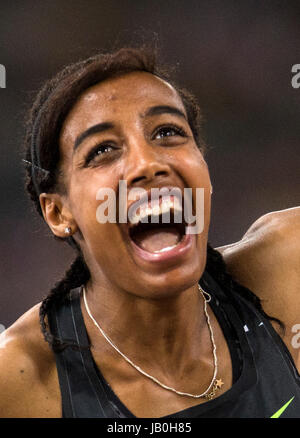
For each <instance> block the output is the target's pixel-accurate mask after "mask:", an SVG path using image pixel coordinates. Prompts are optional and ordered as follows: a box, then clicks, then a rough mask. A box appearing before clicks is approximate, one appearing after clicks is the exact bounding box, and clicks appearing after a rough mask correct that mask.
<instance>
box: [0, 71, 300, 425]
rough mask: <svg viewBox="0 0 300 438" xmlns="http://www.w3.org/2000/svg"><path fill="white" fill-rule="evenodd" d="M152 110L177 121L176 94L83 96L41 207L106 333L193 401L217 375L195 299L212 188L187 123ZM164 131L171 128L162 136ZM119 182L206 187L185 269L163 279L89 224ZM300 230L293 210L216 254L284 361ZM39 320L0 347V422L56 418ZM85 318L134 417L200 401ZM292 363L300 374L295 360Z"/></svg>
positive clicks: (299, 307) (224, 368) (120, 89)
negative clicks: (279, 343) (83, 280)
mask: <svg viewBox="0 0 300 438" xmlns="http://www.w3.org/2000/svg"><path fill="white" fill-rule="evenodd" d="M160 105H168V106H170V107H172V108H176V109H177V110H179V111H181V112H182V113H183V114H184V115H185V109H184V106H183V104H182V102H181V100H180V98H179V96H178V94H177V92H176V91H175V90H174V89H173V88H172V87H171V86H170V85H169V84H167V83H165V82H164V81H162V80H160V79H158V78H156V77H154V76H153V75H150V74H148V73H141V72H135V73H130V74H127V75H124V76H122V77H119V78H114V79H110V80H107V81H105V82H103V83H100V84H97V85H95V86H94V87H91V88H90V89H88V90H86V91H85V92H84V93H83V94H82V95H81V97H80V98H79V99H78V101H77V102H76V104H75V105H74V107H73V108H72V110H71V111H70V113H69V114H68V116H67V118H66V120H65V122H64V125H63V128H62V131H61V135H60V151H61V161H60V167H61V169H62V171H63V175H64V180H63V184H64V186H65V188H66V190H65V194H64V195H62V194H42V195H41V196H40V202H41V207H42V211H43V214H44V218H45V220H46V222H47V223H48V225H49V227H50V228H51V230H52V232H53V233H54V234H55V235H57V236H60V237H65V228H66V227H71V229H72V235H73V237H74V238H75V240H76V241H77V243H78V244H79V245H80V247H81V249H82V251H83V254H84V257H85V260H86V263H87V265H88V267H89V269H90V272H91V280H90V281H89V282H88V284H87V285H86V290H87V299H88V304H89V307H90V309H91V312H92V314H93V316H94V317H95V319H96V320H97V321H98V322H99V323H100V325H101V327H102V328H103V329H104V331H105V332H106V333H108V334H109V336H110V338H111V339H113V340H114V342H115V343H116V345H118V346H121V349H122V351H124V352H126V354H127V355H128V356H129V357H130V358H131V359H132V360H133V361H134V362H135V363H137V364H139V366H140V367H141V368H143V369H145V370H146V371H148V372H149V373H150V374H152V375H154V376H155V377H156V378H158V379H159V380H161V381H163V382H164V383H166V384H167V385H169V386H171V387H175V388H178V389H181V390H184V391H186V392H191V393H201V392H203V391H205V389H206V388H207V387H208V385H209V383H210V379H211V375H212V369H213V358H212V351H211V348H212V347H211V341H210V336H209V330H208V327H207V323H206V319H205V315H204V311H203V298H202V296H201V294H199V292H198V290H197V281H198V279H199V278H200V277H201V275H202V273H203V270H204V266H205V261H206V244H207V235H208V229H209V221H210V202H211V200H210V187H211V184H210V178H209V172H208V169H207V165H206V162H205V160H204V158H203V156H202V154H201V152H200V151H199V149H198V148H197V146H196V144H195V141H194V138H193V135H192V132H191V129H190V127H189V124H188V122H187V119H186V117H184V116H179V115H177V114H173V113H172V114H170V113H168V112H163V113H162V114H156V115H149V114H148V115H146V114H147V111H149V109H150V108H152V107H154V106H160ZM103 122H111V123H112V124H113V127H111V128H110V129H109V130H106V131H105V132H101V133H99V132H98V133H94V134H93V135H91V136H89V137H87V138H85V140H84V141H83V142H82V143H81V144H80V146H78V148H77V149H76V151H75V152H74V143H75V142H76V139H77V138H78V136H79V135H80V134H82V133H83V132H85V131H86V130H87V129H88V128H90V127H92V126H94V125H96V124H99V123H103ZM162 125H163V126H164V127H166V126H168V129H167V130H168V133H169V135H166V129H165V130H162V129H161V126H162ZM174 125H175V126H176V127H177V128H176V129H178V128H180V134H179V131H178V130H177V131H176V129H175V131H174V127H173V126H174ZM181 131H183V132H184V134H182V132H181ZM108 141H109V143H110V147H109V148H108V149H106V152H105V153H104V154H103V155H100V156H99V155H98V156H96V155H95V156H94V158H93V161H91V162H89V163H88V164H87V163H86V157H87V156H88V155H89V154H90V152H91V150H92V149H93V148H94V146H96V145H99V144H100V143H103V142H105V143H106V144H107V142H108ZM102 152H103V149H102ZM119 180H126V181H127V186H128V190H129V189H130V188H134V187H142V188H144V189H149V188H151V187H162V186H166V185H171V186H177V187H180V188H182V189H183V188H184V187H191V188H193V189H195V188H196V187H204V192H205V200H204V202H205V210H204V211H205V218H204V230H203V232H202V233H200V234H198V235H196V236H195V239H194V244H193V246H192V248H191V250H190V251H189V253H188V254H187V256H186V257H185V258H184V259H183V260H180V262H176V263H173V264H172V265H170V266H168V268H167V269H166V267H162V266H161V265H159V266H157V267H153V266H152V265H151V264H149V263H146V262H144V261H143V262H142V261H141V260H140V259H139V258H137V257H136V256H135V255H134V253H133V252H132V251H131V249H130V245H129V242H128V238H127V237H126V229H125V227H123V226H120V225H119V224H114V223H106V224H99V223H98V222H97V220H96V209H97V207H98V205H99V201H98V200H96V193H97V190H98V189H99V188H100V187H110V188H112V189H113V190H115V191H116V193H118V182H119ZM194 194H195V191H193V195H194ZM299 229H300V212H299V208H295V209H291V210H286V211H283V212H275V213H272V214H271V215H266V216H264V217H262V218H260V219H259V220H258V221H257V222H256V223H255V224H253V226H252V227H251V228H250V229H249V230H248V232H247V233H246V234H245V236H244V237H243V238H242V239H241V241H239V242H237V243H234V244H232V245H228V246H225V247H222V248H219V251H220V252H221V253H222V254H223V256H224V258H225V261H226V263H228V267H229V270H230V272H231V273H232V275H234V277H235V278H236V279H237V280H238V281H239V282H240V283H242V284H244V285H245V286H247V287H249V288H251V289H252V290H253V291H254V292H255V293H256V294H257V295H258V296H259V297H261V298H262V299H263V305H264V308H265V310H266V311H267V312H269V313H270V314H272V316H277V317H279V318H280V319H281V320H282V321H283V322H284V323H285V324H286V326H287V331H286V335H282V337H283V340H284V342H285V343H286V345H287V346H288V348H289V349H290V350H291V327H292V325H293V324H296V323H298V322H299V321H297V318H298V315H299V311H300V300H299V298H298V295H296V294H297V288H299V282H300V279H299V271H300V270H299V258H300V255H299V254H300V251H299V245H297V241H296V239H295V236H296V235H297V233H298V235H299ZM262 261H263V262H262ZM116 266H118V275H115V274H116ZM38 310H39V304H38V305H36V306H35V307H33V308H32V309H30V310H29V311H28V312H27V313H26V314H25V315H23V316H22V317H21V318H20V319H19V320H18V321H17V322H16V323H15V324H13V325H12V326H11V327H10V328H9V329H7V330H6V331H5V332H4V333H3V334H2V335H1V337H0V375H1V377H2V378H1V381H0V390H1V394H2V396H1V400H0V416H2V417H61V396H60V389H59V383H58V377H57V371H56V366H55V359H54V355H53V353H52V351H51V349H50V348H49V346H48V344H47V343H46V342H45V341H44V339H43V337H42V334H41V331H40V327H39V322H38ZM208 311H209V315H210V319H211V324H212V327H213V330H214V336H215V341H216V346H217V354H218V358H219V372H218V376H220V377H222V380H223V382H224V385H223V387H222V388H221V389H220V390H219V391H218V395H220V394H222V393H223V392H224V391H226V390H228V389H229V388H230V387H231V385H232V382H231V373H232V368H231V360H230V355H229V351H228V347H227V344H226V341H225V339H224V336H223V333H222V331H221V328H220V326H219V324H218V321H217V320H216V318H215V317H214V315H213V313H212V312H211V310H210V309H208ZM82 312H83V316H84V320H85V325H86V328H87V332H88V335H89V337H90V340H91V344H92V354H93V356H94V359H95V361H96V363H97V365H98V367H99V368H100V369H101V372H102V373H103V375H104V377H105V378H106V380H107V381H108V383H109V384H110V385H111V386H112V388H113V390H114V391H115V393H116V394H117V395H118V396H119V398H120V399H121V400H122V401H123V403H124V404H125V405H126V406H127V407H128V409H129V410H131V411H132V412H133V413H134V414H135V415H136V416H138V417H159V416H163V415H168V414H171V413H173V412H176V411H179V410H182V409H185V408H188V407H190V406H193V405H197V404H199V403H202V402H203V400H202V399H200V400H199V399H191V398H187V397H179V396H178V395H176V394H173V393H171V392H169V391H166V390H164V389H162V388H160V387H159V386H157V385H156V384H155V383H153V382H151V381H150V380H148V379H146V378H145V377H143V376H142V375H141V374H140V373H138V372H137V371H136V370H134V369H133V368H132V367H131V366H130V365H129V364H127V363H126V362H125V361H124V360H123V359H122V358H121V357H120V356H119V355H118V354H117V353H116V352H115V351H114V350H113V349H112V348H111V347H110V346H109V344H107V342H106V341H105V340H104V338H103V337H102V336H101V335H100V334H99V332H98V331H97V329H96V327H95V326H94V325H93V324H92V322H91V321H90V319H89V316H88V315H87V313H86V311H85V308H84V306H83V304H82ZM149 327H150V328H149ZM274 327H275V326H274ZM275 328H276V329H278V328H277V327H275ZM24 333H25V334H26V335H25V336H24ZM291 353H292V355H293V358H294V361H295V363H296V365H297V366H298V369H300V361H299V355H298V351H297V350H295V349H294V350H292V351H291ZM20 395H21V397H20Z"/></svg>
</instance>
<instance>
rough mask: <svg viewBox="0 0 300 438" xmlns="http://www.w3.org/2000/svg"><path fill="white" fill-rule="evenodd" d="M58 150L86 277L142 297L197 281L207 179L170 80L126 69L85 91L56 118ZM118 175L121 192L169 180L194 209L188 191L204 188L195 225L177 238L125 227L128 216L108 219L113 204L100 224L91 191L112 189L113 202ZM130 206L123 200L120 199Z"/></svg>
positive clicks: (169, 231)
mask: <svg viewBox="0 0 300 438" xmlns="http://www.w3.org/2000/svg"><path fill="white" fill-rule="evenodd" d="M91 128H93V129H91ZM87 130H89V131H87ZM83 134H84V135H83ZM60 148H61V167H62V170H63V174H64V176H65V184H66V187H67V196H66V197H65V198H63V202H64V204H65V205H67V208H68V209H69V211H70V212H71V215H72V217H73V220H74V223H75V224H76V227H78V229H79V230H80V234H81V236H82V237H81V238H80V239H79V240H77V241H78V242H79V244H80V246H81V247H82V250H83V254H84V256H85V259H86V262H87V264H88V267H89V269H90V271H91V274H92V279H94V280H96V281H99V282H101V284H103V285H106V286H107V287H111V288H114V289H116V290H125V291H127V292H129V293H131V294H134V295H137V296H141V297H151V298H159V297H167V296H171V294H172V293H173V294H174V293H176V292H178V291H179V290H183V289H186V288H188V287H191V286H192V285H193V284H195V283H196V282H197V281H198V280H199V278H200V277H201V275H202V272H203V270H204V266H205V261H206V245H207V234H208V226H209V219H210V188H211V185H210V178H209V173H208V169H207V165H206V162H205V161H204V159H203V156H202V154H201V152H200V151H199V149H198V147H197V145H196V143H195V140H194V138H193V134H192V131H191V128H190V126H189V123H188V121H187V116H186V111H185V108H184V105H183V103H182V101H181V99H180V97H179V95H178V94H177V92H176V91H175V90H174V88H173V87H172V86H170V85H169V84H168V83H166V82H164V81H163V80H161V79H159V78H157V77H156V76H154V75H151V74H149V73H145V72H133V73H128V74H126V75H123V76H121V77H117V78H112V79H109V80H106V81H104V82H102V83H99V84H97V85H95V86H93V87H91V88H89V89H88V90H86V91H85V92H84V93H83V94H82V95H81V96H80V98H79V99H78V101H77V102H76V104H75V105H74V106H73V108H72V110H71V111H70V112H69V114H68V116H67V118H66V120H65V122H64V125H63V128H62V131H61V135H60ZM120 180H123V181H126V185H127V193H126V196H128V194H129V192H130V190H131V189H133V188H142V189H145V190H150V189H153V188H162V187H168V188H171V187H179V188H180V189H181V191H182V193H183V194H184V188H191V189H192V192H193V211H194V213H195V202H196V196H195V194H196V188H204V229H203V231H202V232H201V233H199V234H191V235H189V236H188V238H187V237H186V236H185V237H184V236H181V235H179V234H178V230H177V226H176V227H174V226H173V227H171V225H170V227H166V228H164V229H161V228H160V229H158V228H155V229H152V231H151V230H150V229H149V228H147V229H146V228H145V229H143V231H142V232H140V233H138V232H137V231H135V232H136V234H135V232H132V234H131V233H129V224H128V223H125V224H124V223H118V208H117V222H116V223H112V222H107V223H100V222H99V220H98V219H97V216H96V213H97V208H98V207H99V205H101V203H102V202H103V201H101V200H99V199H97V192H98V191H99V189H101V188H110V189H113V191H114V193H115V195H116V201H117V207H118V201H119V197H120V191H119V181H120ZM137 199H138V198H137ZM132 203H133V201H132V200H128V206H130V205H132ZM135 230H137V228H136V229H135ZM76 236H78V233H75V234H74V237H75V238H76ZM131 237H132V238H131ZM182 237H183V238H184V240H183V241H181V243H177V242H179V241H180V239H182ZM133 239H134V240H135V244H134V243H133ZM166 247H167V248H170V247H173V249H171V250H166ZM141 248H142V249H141Z"/></svg>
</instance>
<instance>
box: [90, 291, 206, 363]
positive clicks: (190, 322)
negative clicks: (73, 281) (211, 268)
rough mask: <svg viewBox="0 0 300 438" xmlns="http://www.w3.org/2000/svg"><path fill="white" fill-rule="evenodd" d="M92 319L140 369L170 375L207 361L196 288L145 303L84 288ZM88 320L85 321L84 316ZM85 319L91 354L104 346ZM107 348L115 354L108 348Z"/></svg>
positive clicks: (201, 302) (203, 320)
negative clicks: (163, 371)
mask: <svg viewBox="0 0 300 438" xmlns="http://www.w3.org/2000/svg"><path fill="white" fill-rule="evenodd" d="M86 300H87V303H88V307H89V310H90V312H91V315H92V316H93V318H94V319H95V320H96V321H97V323H98V324H99V326H100V327H101V329H102V330H103V331H104V332H105V334H106V335H107V336H108V337H109V338H110V339H111V341H112V342H113V343H114V344H115V346H116V347H117V348H118V349H119V350H121V351H122V353H124V354H125V355H126V356H128V357H129V358H130V359H131V360H132V361H134V362H136V364H138V365H139V366H141V367H143V366H146V367H147V368H149V366H151V367H153V366H158V364H159V368H160V369H162V368H165V369H166V370H168V372H169V371H170V370H172V369H173V368H174V367H176V369H177V371H178V369H179V368H180V367H182V368H184V367H185V366H186V364H187V363H191V362H193V361H195V362H197V363H198V362H199V358H200V357H201V356H202V357H207V356H209V357H210V356H211V343H210V339H209V331H208V327H207V321H206V316H205V313H204V298H203V296H202V294H201V293H200V292H199V290H198V285H197V284H195V285H194V286H192V287H190V288H188V289H186V290H184V291H182V292H181V293H179V294H177V295H176V296H175V297H172V298H170V297H169V298H166V299H156V300H154V299H145V298H141V297H137V296H135V295H132V294H129V293H126V292H125V293H124V291H119V292H117V291H112V290H109V291H108V289H107V288H103V287H102V288H97V287H95V285H93V284H88V285H87V286H86ZM87 318H89V317H88V316H87ZM92 326H93V323H92V321H91V320H90V319H89V324H88V326H87V327H90V332H91V333H90V335H91V336H92V344H93V346H94V347H95V349H97V348H100V349H101V347H102V346H103V345H105V348H107V347H108V344H107V341H106V340H105V339H104V337H103V335H102V334H101V333H100V331H99V330H98V329H97V328H96V327H95V326H94V327H93V328H91V327H92ZM109 348H113V347H110V346H109Z"/></svg>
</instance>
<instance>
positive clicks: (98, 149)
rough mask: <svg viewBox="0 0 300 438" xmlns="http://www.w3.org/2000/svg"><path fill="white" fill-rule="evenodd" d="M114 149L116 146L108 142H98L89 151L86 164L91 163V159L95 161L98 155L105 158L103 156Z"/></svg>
mask: <svg viewBox="0 0 300 438" xmlns="http://www.w3.org/2000/svg"><path fill="white" fill-rule="evenodd" d="M113 150H115V148H114V147H113V146H112V145H110V144H108V143H104V144H98V145H96V146H95V147H93V148H92V149H91V150H90V151H89V152H88V154H87V156H86V158H85V164H89V163H90V162H91V161H94V160H95V159H96V158H97V157H102V158H104V157H103V156H104V155H108V154H110V153H111V152H112V151H113ZM102 158H101V159H102Z"/></svg>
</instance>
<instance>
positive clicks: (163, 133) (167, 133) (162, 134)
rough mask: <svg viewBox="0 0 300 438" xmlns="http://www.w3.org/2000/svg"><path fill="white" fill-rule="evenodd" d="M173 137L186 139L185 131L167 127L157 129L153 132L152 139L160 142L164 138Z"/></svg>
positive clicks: (170, 126) (175, 127) (171, 126)
mask: <svg viewBox="0 0 300 438" xmlns="http://www.w3.org/2000/svg"><path fill="white" fill-rule="evenodd" d="M175 136H180V137H186V136H187V134H186V133H185V131H184V130H183V129H182V128H180V127H178V126H173V125H167V126H161V127H159V128H158V129H157V130H156V131H155V133H154V136H153V137H154V139H155V140H161V139H164V138H168V137H175Z"/></svg>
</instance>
